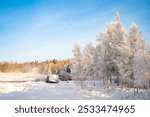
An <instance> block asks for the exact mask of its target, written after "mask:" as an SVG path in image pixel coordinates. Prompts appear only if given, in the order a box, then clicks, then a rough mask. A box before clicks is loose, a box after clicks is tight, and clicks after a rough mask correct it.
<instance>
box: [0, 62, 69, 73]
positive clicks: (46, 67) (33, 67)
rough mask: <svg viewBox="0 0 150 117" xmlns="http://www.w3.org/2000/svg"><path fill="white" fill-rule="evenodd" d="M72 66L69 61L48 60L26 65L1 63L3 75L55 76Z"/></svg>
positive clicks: (0, 68) (26, 63) (0, 67)
mask: <svg viewBox="0 0 150 117" xmlns="http://www.w3.org/2000/svg"><path fill="white" fill-rule="evenodd" d="M69 64H70V62H69V59H68V60H56V59H53V60H46V61H42V62H39V61H32V62H25V63H17V62H0V72H3V73H10V72H14V73H27V72H38V73H42V74H51V73H53V74H55V73H57V71H58V70H59V69H62V68H65V67H66V66H68V65H69Z"/></svg>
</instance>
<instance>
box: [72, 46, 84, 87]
mask: <svg viewBox="0 0 150 117" xmlns="http://www.w3.org/2000/svg"><path fill="white" fill-rule="evenodd" d="M73 56H74V57H73V59H72V77H73V79H76V80H80V82H81V88H82V89H83V76H82V74H83V65H82V53H81V47H80V44H75V45H74V49H73Z"/></svg>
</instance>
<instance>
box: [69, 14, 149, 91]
mask: <svg viewBox="0 0 150 117" xmlns="http://www.w3.org/2000/svg"><path fill="white" fill-rule="evenodd" d="M73 54H74V57H73V59H72V76H73V78H74V79H76V80H79V81H81V86H82V88H83V87H84V86H83V82H84V81H86V80H93V82H97V81H98V80H99V81H100V80H101V81H102V82H103V85H105V86H107V87H108V88H111V87H113V86H114V85H116V86H120V87H123V86H127V87H130V88H134V89H137V92H138V89H139V88H142V89H148V90H149V87H150V54H149V48H148V46H147V44H146V42H145V40H144V37H143V35H142V33H141V31H140V29H139V28H138V26H137V25H136V24H135V23H132V24H131V26H130V29H129V31H128V32H127V31H126V30H125V28H124V27H123V25H122V23H121V20H120V15H119V13H116V16H115V18H114V20H113V21H111V22H110V23H109V24H107V27H106V30H105V32H103V33H99V34H98V35H97V45H96V46H93V45H92V44H91V43H89V44H87V45H86V47H85V48H84V49H81V47H80V45H79V44H75V46H74V49H73ZM93 84H95V83H93Z"/></svg>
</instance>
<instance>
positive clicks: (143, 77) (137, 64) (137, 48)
mask: <svg viewBox="0 0 150 117" xmlns="http://www.w3.org/2000/svg"><path fill="white" fill-rule="evenodd" d="M128 37H129V40H130V46H131V49H132V72H133V73H132V74H133V78H134V87H136V88H137V93H138V88H140V87H143V86H146V87H147V88H148V89H149V80H150V79H149V76H150V74H149V73H150V71H149V70H150V69H149V67H150V66H149V62H150V55H149V50H148V47H147V45H146V43H145V41H144V39H143V36H142V34H141V32H140V30H139V28H138V27H137V25H136V24H135V23H132V25H131V27H130V31H129V35H128ZM134 93H135V92H134Z"/></svg>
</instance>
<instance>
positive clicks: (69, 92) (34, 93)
mask: <svg viewBox="0 0 150 117" xmlns="http://www.w3.org/2000/svg"><path fill="white" fill-rule="evenodd" d="M45 78H46V76H44V75H40V74H2V73H0V99H1V100H3V99H4V100H6V99H13V100H15V99H25V100H26V99H27V100H28V99H31V100H32V99H33V100H36V99H47V100H51V99H53V100H55V99H79V100H80V99H81V100H82V99H85V100H88V99H92V100H93V99H150V96H149V95H148V94H147V92H146V91H143V90H141V91H140V94H137V95H135V96H134V94H133V89H130V90H129V89H127V88H124V89H120V88H115V90H108V89H106V88H105V87H104V86H101V85H100V84H97V85H99V87H96V88H94V87H92V86H90V88H89V89H88V90H87V88H85V89H83V90H81V89H80V88H77V87H78V86H79V82H78V81H69V82H66V81H60V82H59V83H57V84H49V83H45V82H44V81H45ZM10 81H11V82H10ZM12 81H13V82H12ZM14 81H15V82H14ZM16 81H19V82H16ZM86 85H87V83H86ZM79 87H80V86H79ZM85 87H86V86H85Z"/></svg>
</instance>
